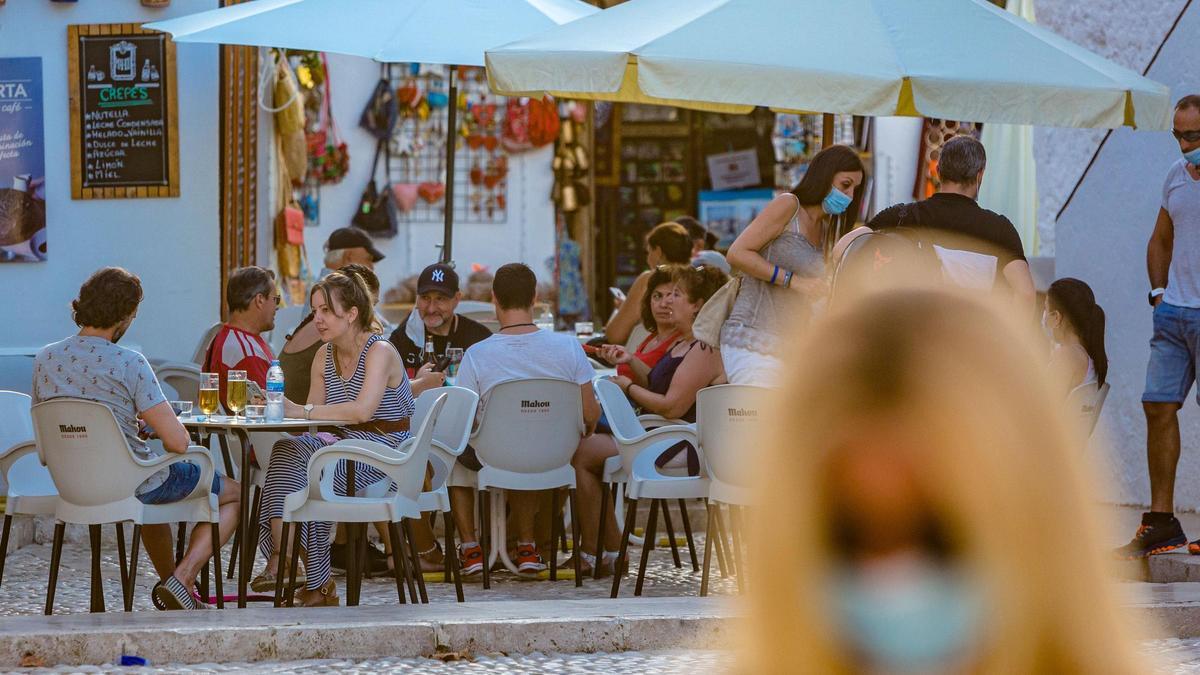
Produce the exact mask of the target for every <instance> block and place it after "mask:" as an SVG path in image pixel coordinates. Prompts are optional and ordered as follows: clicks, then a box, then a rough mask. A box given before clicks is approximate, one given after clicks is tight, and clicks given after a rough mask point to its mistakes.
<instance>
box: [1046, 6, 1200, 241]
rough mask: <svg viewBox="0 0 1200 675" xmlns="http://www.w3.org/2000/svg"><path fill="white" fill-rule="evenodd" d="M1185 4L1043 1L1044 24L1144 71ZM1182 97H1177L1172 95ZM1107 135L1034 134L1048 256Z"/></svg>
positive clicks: (1055, 131) (1072, 132) (1095, 131)
mask: <svg viewBox="0 0 1200 675" xmlns="http://www.w3.org/2000/svg"><path fill="white" fill-rule="evenodd" d="M1184 4H1185V0H1037V5H1036V11H1037V21H1038V24H1040V25H1041V26H1044V27H1045V28H1048V29H1050V30H1052V31H1054V32H1055V33H1058V34H1059V35H1061V36H1063V37H1065V38H1067V39H1068V40H1070V41H1072V42H1074V43H1076V44H1078V45H1081V46H1083V47H1086V48H1088V49H1090V50H1092V51H1093V52H1095V53H1097V54H1099V55H1101V56H1103V57H1105V58H1108V59H1112V60H1113V61H1114V62H1116V63H1119V64H1121V65H1123V66H1125V67H1126V68H1130V69H1132V70H1135V71H1137V72H1139V73H1140V72H1142V71H1143V70H1144V69H1145V68H1146V65H1147V64H1148V63H1149V62H1150V59H1151V58H1153V56H1154V52H1155V51H1156V50H1157V49H1158V46H1159V44H1160V43H1161V42H1162V39H1163V37H1164V36H1165V35H1166V33H1167V31H1168V30H1169V29H1170V27H1171V24H1172V23H1174V21H1175V18H1176V17H1177V16H1178V15H1179V12H1180V11H1181V10H1182V9H1183V6H1184ZM1172 93H1173V94H1176V92H1172ZM1102 138H1104V131H1103V130H1099V129H1059V128H1051V127H1038V128H1037V129H1035V130H1034V137H1033V152H1034V156H1035V158H1036V160H1037V172H1038V173H1037V182H1038V228H1039V235H1040V236H1041V241H1042V251H1041V253H1042V255H1054V242H1055V232H1054V219H1055V217H1056V216H1057V214H1058V211H1059V210H1060V209H1061V208H1062V206H1063V203H1064V202H1065V201H1066V199H1067V197H1068V196H1069V195H1070V194H1071V190H1072V189H1073V188H1074V187H1075V184H1076V182H1078V180H1079V177H1080V176H1081V175H1082V174H1083V171H1084V169H1085V168H1086V167H1087V164H1088V162H1089V161H1091V159H1092V155H1093V153H1095V151H1096V146H1097V145H1098V144H1099V143H1100V140H1101V139H1102Z"/></svg>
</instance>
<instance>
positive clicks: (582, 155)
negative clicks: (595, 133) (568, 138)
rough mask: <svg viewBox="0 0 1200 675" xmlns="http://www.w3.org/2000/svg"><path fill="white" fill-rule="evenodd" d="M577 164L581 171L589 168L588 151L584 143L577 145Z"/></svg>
mask: <svg viewBox="0 0 1200 675" xmlns="http://www.w3.org/2000/svg"><path fill="white" fill-rule="evenodd" d="M575 166H578V167H579V170H580V171H587V170H588V153H587V149H586V148H584V147H583V146H582V145H576V146H575Z"/></svg>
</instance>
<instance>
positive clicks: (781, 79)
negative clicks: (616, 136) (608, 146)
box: [487, 0, 1171, 129]
mask: <svg viewBox="0 0 1200 675" xmlns="http://www.w3.org/2000/svg"><path fill="white" fill-rule="evenodd" d="M487 67H488V76H489V78H490V79H491V84H492V88H493V90H495V91H497V92H498V93H512V92H543V91H546V92H554V93H561V94H562V95H566V96H572V97H577V98H592V99H604V100H616V101H629V102H642V103H663V102H666V103H684V104H685V105H686V104H688V103H689V102H690V103H708V104H718V105H724V106H728V107H729V109H733V110H736V109H739V107H741V108H742V109H744V107H745V106H755V105H761V106H770V107H772V108H775V109H777V110H799V111H818V112H826V113H852V114H856V115H873V116H880V115H910V116H926V117H937V118H948V119H957V120H969V121H974V122H1008V123H1016V124H1039V125H1047V126H1069V127H1118V126H1123V125H1128V126H1137V127H1140V128H1148V129H1166V128H1168V124H1169V116H1170V110H1171V101H1170V98H1169V91H1168V89H1167V87H1166V86H1164V85H1161V84H1158V83H1156V82H1153V81H1151V80H1149V79H1146V78H1144V77H1142V76H1140V75H1138V74H1137V73H1134V72H1132V71H1130V70H1127V69H1125V68H1122V67H1120V66H1117V65H1115V64H1113V63H1111V62H1109V61H1107V60H1105V59H1103V58H1101V57H1099V56H1097V55H1095V54H1092V53H1091V52H1089V51H1087V50H1086V49H1083V48H1082V47H1079V46H1077V45H1075V44H1072V43H1071V42H1068V41H1067V40H1065V39H1063V38H1061V37H1058V36H1057V35H1054V34H1053V33H1051V32H1050V31H1048V30H1045V29H1043V28H1040V27H1038V26H1034V25H1032V24H1030V23H1028V22H1026V21H1024V20H1022V19H1020V18H1019V17H1017V16H1015V15H1012V14H1009V13H1007V12H1005V11H1004V10H1001V9H999V8H997V7H995V6H993V5H991V4H989V3H987V2H985V1H983V0H919V1H914V0H629V1H628V2H625V3H623V4H620V5H617V6H615V7H613V8H611V9H607V10H605V11H603V12H600V13H599V14H595V15H593V16H590V17H587V18H584V19H580V20H578V21H574V22H572V23H569V24H567V25H564V26H560V27H558V28H553V29H550V30H548V31H546V32H544V33H540V34H537V35H533V36H530V37H527V38H525V39H522V40H519V41H517V42H514V43H511V44H507V45H504V46H502V47H496V48H493V49H489V50H488V53H487Z"/></svg>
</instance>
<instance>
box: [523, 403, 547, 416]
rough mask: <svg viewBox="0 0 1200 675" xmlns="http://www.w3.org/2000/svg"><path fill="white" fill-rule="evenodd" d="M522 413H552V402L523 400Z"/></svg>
mask: <svg viewBox="0 0 1200 675" xmlns="http://www.w3.org/2000/svg"><path fill="white" fill-rule="evenodd" d="M521 412H523V413H534V412H550V401H529V400H522V401H521Z"/></svg>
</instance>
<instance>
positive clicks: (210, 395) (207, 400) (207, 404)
mask: <svg viewBox="0 0 1200 675" xmlns="http://www.w3.org/2000/svg"><path fill="white" fill-rule="evenodd" d="M220 382H221V379H220V376H219V375H217V374H216V373H200V412H201V413H203V414H204V416H205V417H206V418H207V417H208V416H209V415H212V414H213V413H215V412H217V403H218V400H219V398H220V397H219V395H218V393H219V387H220Z"/></svg>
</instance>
